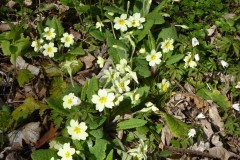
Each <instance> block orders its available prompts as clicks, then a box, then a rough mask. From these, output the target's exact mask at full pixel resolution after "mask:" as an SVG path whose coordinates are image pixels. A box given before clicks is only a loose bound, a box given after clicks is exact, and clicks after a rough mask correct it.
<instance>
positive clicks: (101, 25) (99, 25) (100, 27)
mask: <svg viewBox="0 0 240 160" xmlns="http://www.w3.org/2000/svg"><path fill="white" fill-rule="evenodd" d="M102 27H104V24H103V23H102V22H97V23H96V28H99V30H100V31H101V32H102Z"/></svg>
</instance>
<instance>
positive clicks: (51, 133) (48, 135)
mask: <svg viewBox="0 0 240 160" xmlns="http://www.w3.org/2000/svg"><path fill="white" fill-rule="evenodd" d="M57 134H58V132H57V129H56V128H55V127H54V125H53V123H51V125H50V128H49V130H48V131H47V132H46V133H45V134H44V135H43V136H42V137H41V138H40V139H39V141H38V142H37V144H36V145H35V148H40V147H41V146H43V145H44V144H46V143H48V142H49V141H51V140H52V139H53V138H54V137H55V136H56V135H57Z"/></svg>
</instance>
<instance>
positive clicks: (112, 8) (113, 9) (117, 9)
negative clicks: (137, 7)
mask: <svg viewBox="0 0 240 160" xmlns="http://www.w3.org/2000/svg"><path fill="white" fill-rule="evenodd" d="M103 9H104V10H106V11H108V12H113V13H119V14H123V13H125V11H124V10H123V9H122V8H120V7H118V6H105V7H104V8H103Z"/></svg>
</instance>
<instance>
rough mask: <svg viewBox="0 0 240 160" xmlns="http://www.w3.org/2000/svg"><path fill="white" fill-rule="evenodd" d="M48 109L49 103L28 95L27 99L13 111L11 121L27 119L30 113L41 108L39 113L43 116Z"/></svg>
mask: <svg viewBox="0 0 240 160" xmlns="http://www.w3.org/2000/svg"><path fill="white" fill-rule="evenodd" d="M46 109H49V107H48V106H47V105H45V104H43V103H41V102H39V101H37V100H34V98H32V97H28V98H27V99H25V101H24V103H23V104H22V105H20V106H19V107H17V108H16V109H15V110H14V111H13V112H12V119H11V123H14V122H15V123H16V122H19V121H22V120H24V119H26V118H27V117H28V116H29V115H30V114H32V113H33V112H34V111H36V110H39V114H40V116H42V115H43V113H44V111H45V110H46Z"/></svg>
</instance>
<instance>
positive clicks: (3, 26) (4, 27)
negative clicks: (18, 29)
mask: <svg viewBox="0 0 240 160" xmlns="http://www.w3.org/2000/svg"><path fill="white" fill-rule="evenodd" d="M8 30H10V26H9V24H7V23H2V24H0V31H1V32H4V31H8Z"/></svg>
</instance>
